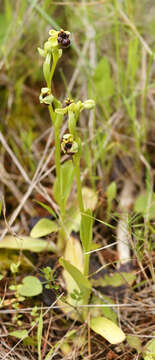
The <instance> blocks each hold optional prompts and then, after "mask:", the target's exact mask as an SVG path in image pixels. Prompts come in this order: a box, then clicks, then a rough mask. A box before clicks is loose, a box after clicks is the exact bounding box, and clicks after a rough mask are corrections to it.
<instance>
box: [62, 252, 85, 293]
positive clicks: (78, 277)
mask: <svg viewBox="0 0 155 360" xmlns="http://www.w3.org/2000/svg"><path fill="white" fill-rule="evenodd" d="M59 262H60V265H62V266H63V267H64V269H65V270H67V271H68V272H69V274H70V275H71V276H72V278H73V279H74V280H75V282H76V283H77V285H78V287H79V289H80V290H81V291H82V292H83V291H90V290H91V283H90V282H89V280H88V279H87V278H86V277H85V276H84V275H83V274H82V272H81V271H80V270H79V269H77V268H76V267H75V266H74V265H72V264H70V263H69V262H68V261H67V260H65V259H64V258H60V260H59Z"/></svg>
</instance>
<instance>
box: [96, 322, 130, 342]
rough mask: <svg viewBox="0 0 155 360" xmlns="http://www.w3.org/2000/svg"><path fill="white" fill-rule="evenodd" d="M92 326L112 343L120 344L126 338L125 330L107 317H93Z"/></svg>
mask: <svg viewBox="0 0 155 360" xmlns="http://www.w3.org/2000/svg"><path fill="white" fill-rule="evenodd" d="M90 328H91V329H92V330H93V331H94V332H96V333H97V334H99V335H101V336H102V337H104V338H105V339H106V340H107V341H109V342H110V343H111V344H119V343H120V342H122V341H124V340H125V334H124V332H123V331H122V330H121V329H120V328H119V327H118V326H117V325H116V324H115V323H113V322H112V321H111V320H109V319H106V318H105V317H95V318H92V319H91V320H90Z"/></svg>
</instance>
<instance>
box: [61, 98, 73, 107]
mask: <svg viewBox="0 0 155 360" xmlns="http://www.w3.org/2000/svg"><path fill="white" fill-rule="evenodd" d="M73 102H74V101H73V100H72V99H69V98H67V99H66V100H65V102H64V104H63V105H62V108H63V109H64V108H65V107H67V106H69V105H71V104H72V103H73Z"/></svg>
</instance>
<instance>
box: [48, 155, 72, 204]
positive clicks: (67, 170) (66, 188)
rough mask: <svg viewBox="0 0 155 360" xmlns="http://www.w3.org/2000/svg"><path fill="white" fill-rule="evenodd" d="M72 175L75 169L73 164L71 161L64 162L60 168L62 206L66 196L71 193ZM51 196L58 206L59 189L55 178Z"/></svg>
mask: <svg viewBox="0 0 155 360" xmlns="http://www.w3.org/2000/svg"><path fill="white" fill-rule="evenodd" d="M74 173H75V169H74V167H73V163H72V161H71V160H69V161H66V162H65V163H64V164H63V165H62V166H61V176H62V195H63V202H64V205H65V204H66V202H67V199H68V196H69V194H70V191H71V187H72V184H73V179H74ZM53 195H54V198H55V200H56V201H57V203H58V204H59V203H60V188H59V183H58V179H57V178H56V180H55V183H54V187H53Z"/></svg>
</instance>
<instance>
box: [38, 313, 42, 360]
mask: <svg viewBox="0 0 155 360" xmlns="http://www.w3.org/2000/svg"><path fill="white" fill-rule="evenodd" d="M42 332H43V317H42V312H41V313H40V317H39V322H38V328H37V347H38V360H41V358H42V356H41V341H42Z"/></svg>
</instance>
